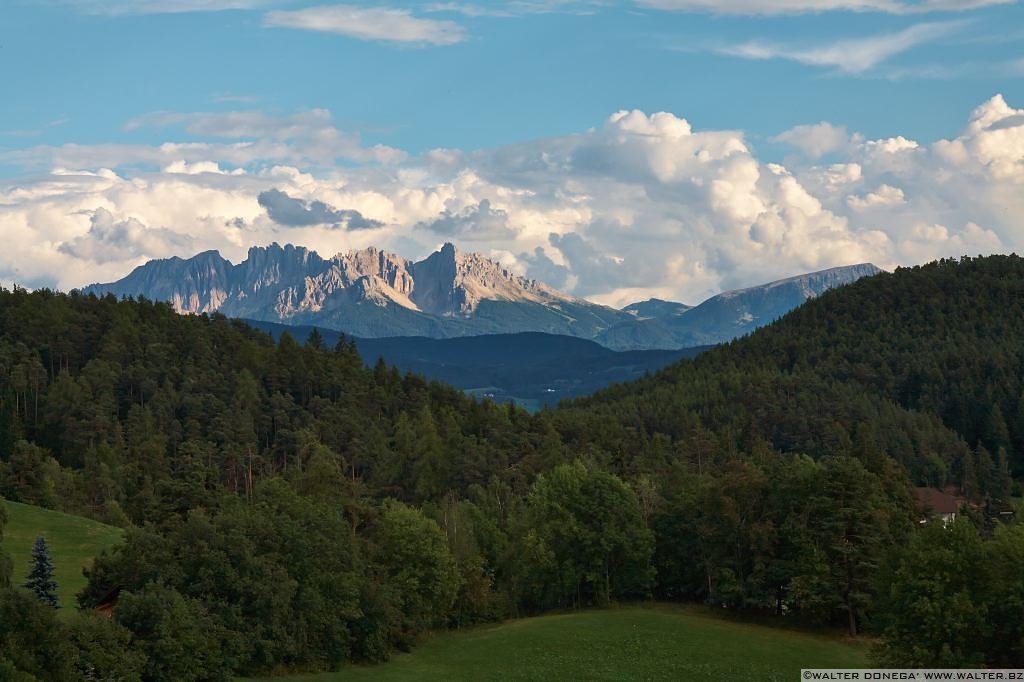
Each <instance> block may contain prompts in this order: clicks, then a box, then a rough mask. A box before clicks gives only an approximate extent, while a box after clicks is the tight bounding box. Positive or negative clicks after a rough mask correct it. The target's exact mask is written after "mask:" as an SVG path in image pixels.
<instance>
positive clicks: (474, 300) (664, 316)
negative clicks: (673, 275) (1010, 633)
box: [82, 243, 879, 350]
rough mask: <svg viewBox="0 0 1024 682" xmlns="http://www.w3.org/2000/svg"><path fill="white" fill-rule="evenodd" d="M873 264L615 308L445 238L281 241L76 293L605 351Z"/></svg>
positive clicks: (672, 333) (761, 306) (745, 316)
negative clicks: (357, 243) (328, 249)
mask: <svg viewBox="0 0 1024 682" xmlns="http://www.w3.org/2000/svg"><path fill="white" fill-rule="evenodd" d="M877 272H879V269H878V268H876V267H875V266H874V265H871V264H860V265H851V266H846V267H839V268H832V269H830V270H824V271H821V272H816V273H811V274H806V275H800V276H798V277H793V278H789V279H785V280H780V281H778V282H772V283H770V284H766V285H763V286H760V287H752V288H749V289H743V290H739V291H731V292H726V293H723V294H719V295H717V296H714V297H712V298H710V299H708V300H707V301H704V302H703V303H701V304H700V305H698V306H695V307H689V306H687V305H684V304H682V303H674V302H671V301H661V300H658V299H650V300H648V301H642V302H638V303H634V304H631V305H629V306H626V307H625V308H623V309H621V310H617V309H615V308H611V307H608V306H603V305H599V304H596V303H592V302H590V301H587V300H585V299H582V298H579V297H576V296H572V295H570V294H566V293H563V292H560V291H558V290H556V289H554V288H553V287H550V286H548V285H546V284H544V283H542V282H538V281H536V280H532V279H528V278H525V277H522V276H520V275H517V274H516V273H514V272H512V271H511V270H509V269H508V268H506V267H504V266H503V265H501V264H499V263H497V262H495V261H492V260H490V259H488V258H486V257H484V256H481V255H480V254H475V253H466V252H463V251H460V250H459V249H457V248H456V247H455V246H454V245H453V244H450V243H449V244H445V245H444V246H442V247H441V248H440V249H439V250H438V251H436V252H434V253H432V254H431V255H429V256H427V257H426V258H425V259H423V260H421V261H412V260H409V259H407V258H403V257H402V256H399V255H396V254H393V253H389V252H386V251H381V250H379V249H376V248H373V247H370V248H367V249H362V250H353V251H349V252H347V253H339V254H337V255H335V256H333V257H331V258H329V259H325V258H322V257H321V256H320V255H319V254H317V252H315V251H312V250H310V249H307V248H305V247H302V246H294V245H291V244H288V245H285V246H281V245H279V244H277V243H274V244H271V245H270V246H267V247H253V248H250V249H249V252H248V255H247V257H246V259H245V260H244V261H242V262H241V263H238V264H232V263H231V262H230V261H228V260H227V259H225V258H223V257H222V256H221V255H220V253H218V252H217V251H206V252H204V253H200V254H198V255H196V256H194V257H192V258H188V259H182V258H178V257H173V258H166V259H160V260H153V261H150V262H148V263H146V264H144V265H140V266H139V267H137V268H135V269H134V270H133V271H132V272H131V273H130V274H128V275H127V276H126V277H124V278H123V279H121V280H118V281H116V282H112V283H107V284H92V285H89V286H87V287H84V288H83V289H82V291H83V292H84V293H94V294H97V295H104V294H108V293H109V294H114V295H116V296H133V297H137V296H145V297H146V298H149V299H153V300H165V301H169V302H170V303H171V304H172V305H173V306H174V308H175V310H177V311H178V312H179V313H211V312H220V313H222V314H224V315H227V316H229V317H237V318H245V319H249V320H258V321H263V322H275V323H284V324H290V325H314V326H318V327H323V328H327V329H334V330H338V331H341V332H344V333H346V334H349V335H353V336H357V337H363V338H381V337H392V336H421V337H430V338H450V337H462V336H476V335H481V334H506V333H517V332H543V333H546V334H558V335H566V336H575V337H578V338H583V339H590V340H593V341H596V342H597V343H599V344H601V345H603V346H606V347H608V348H612V349H615V350H636V349H680V348H689V347H693V346H704V345H711V344H716V343H721V342H724V341H728V340H731V339H733V338H736V337H737V336H742V335H743V334H746V333H748V332H750V331H752V330H754V329H756V328H757V327H760V326H763V325H765V324H768V323H769V322H771V321H773V320H775V319H777V318H778V317H780V316H782V315H783V314H785V313H786V312H788V311H789V310H791V309H792V308H794V307H796V306H797V305H799V304H801V303H803V302H804V301H805V300H807V299H808V298H813V297H815V296H817V295H819V294H821V293H822V292H824V291H826V290H827V289H830V288H832V287H835V286H839V285H843V284H848V283H850V282H853V281H855V280H857V279H859V278H860V277H864V276H867V275H873V274H875V273H877Z"/></svg>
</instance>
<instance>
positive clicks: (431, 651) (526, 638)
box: [286, 605, 867, 682]
mask: <svg viewBox="0 0 1024 682" xmlns="http://www.w3.org/2000/svg"><path fill="white" fill-rule="evenodd" d="M866 651H867V649H866V646H865V645H864V644H862V643H850V642H847V641H843V640H841V639H839V638H837V637H831V636H824V635H813V634H807V633H801V632H794V631H791V630H781V629H776V628H770V627H764V626H759V625H748V624H743V623H736V622H732V621H728V620H724V619H721V618H718V617H715V616H714V615H709V614H708V613H706V612H704V611H702V610H699V609H691V608H685V607H675V606H665V605H658V606H652V607H629V608H619V609H613V610H606V611H589V612H585V613H579V614H569V615H556V616H543V617H540V618H528V619H523V620H517V621H512V622H509V623H505V624H501V625H496V626H491V627H485V628H480V629H475V630H470V631H467V632H461V633H449V634H440V635H437V636H435V637H433V638H431V639H430V640H428V641H426V642H424V643H423V644H422V645H421V646H419V647H417V648H416V649H415V650H413V652H412V653H409V654H403V655H400V656H397V657H395V658H394V659H393V660H392V661H391V662H389V663H386V664H383V665H379V666H352V667H347V668H345V669H344V670H343V671H341V672H338V673H327V674H322V675H308V676H298V677H289V678H286V679H287V680H288V682H298V681H299V680H303V681H305V682H314V681H315V682H341V681H342V680H344V681H348V680H353V681H355V682H359V681H360V680H383V681H385V682H386V681H387V680H498V679H501V680H559V679H590V680H622V679H637V680H656V679H659V680H660V679H664V680H695V681H697V680H711V681H715V680H732V679H746V680H752V679H756V680H764V681H766V682H767V681H772V680H780V681H781V680H785V681H786V682H788V681H789V680H795V679H797V678H798V677H799V672H800V668H812V667H836V668H858V667H867V661H866Z"/></svg>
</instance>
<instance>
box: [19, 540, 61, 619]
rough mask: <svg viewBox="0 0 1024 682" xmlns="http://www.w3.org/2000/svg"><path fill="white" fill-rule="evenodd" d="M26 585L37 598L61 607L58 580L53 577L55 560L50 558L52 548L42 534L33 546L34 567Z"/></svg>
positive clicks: (49, 604) (55, 606)
mask: <svg viewBox="0 0 1024 682" xmlns="http://www.w3.org/2000/svg"><path fill="white" fill-rule="evenodd" d="M24 587H27V588H28V589H30V590H32V592H33V594H35V595H36V599H38V600H39V601H41V602H42V603H43V604H46V605H47V606H52V607H53V608H55V609H59V608H60V604H59V603H58V602H57V581H56V580H54V579H53V562H52V561H51V560H50V548H49V547H47V545H46V538H44V537H43V536H42V535H40V536H39V537H37V538H36V544H35V546H34V547H33V548H32V567H31V569H30V570H29V574H28V580H26V581H25V583H24Z"/></svg>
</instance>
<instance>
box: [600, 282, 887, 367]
mask: <svg viewBox="0 0 1024 682" xmlns="http://www.w3.org/2000/svg"><path fill="white" fill-rule="evenodd" d="M880 272H882V270H881V269H880V268H878V267H876V266H874V265H872V264H871V263H861V264H859V265H847V266H843V267H838V268H829V269H827V270H821V271H819V272H811V273H807V274H805V275H797V276H796V277H787V278H786V279H780V280H778V281H775V282H769V283H768V284H763V285H761V286H756V287H748V288H746V289H737V290H734V291H726V292H723V293H721V294H718V295H717V296H712V297H711V298H709V299H708V300H706V301H704V302H703V303H701V304H700V305H698V306H694V307H692V308H690V307H688V306H684V305H682V304H674V303H670V302H667V301H659V300H658V299H651V300H649V301H644V302H642V303H634V304H633V305H631V306H627V307H626V308H624V310H627V311H629V310H633V311H636V313H637V320H636V322H635V323H634V324H631V325H628V326H626V327H622V328H615V327H613V328H611V329H609V330H607V331H605V332H603V333H602V334H601V335H599V336H598V337H597V339H596V340H597V341H598V342H599V343H601V344H602V345H605V346H608V347H609V348H617V349H626V348H630V347H634V346H633V345H632V343H636V341H632V343H631V339H637V338H638V334H641V333H642V334H643V335H644V337H642V338H669V339H672V342H673V343H675V344H677V345H675V346H673V347H676V348H689V347H693V346H706V345H711V344H716V343H722V342H724V341H729V340H731V339H734V338H736V337H738V336H743V335H744V334H747V333H749V332H752V331H753V330H755V329H757V328H759V327H763V326H765V325H766V324H770V323H772V322H774V321H775V320H777V319H779V318H780V317H782V316H783V315H785V314H786V313H788V312H789V311H790V310H792V309H793V308H796V307H797V306H798V305H800V304H801V303H803V302H804V301H806V300H808V299H811V298H816V297H818V296H820V295H821V294H823V293H825V292H826V291H828V290H829V289H833V288H835V287H838V286H842V285H845V284H850V283H852V282H855V281H856V280H858V279H860V278H861V277H870V276H871V275H877V274H878V273H880ZM673 306H680V307H673ZM645 316H646V317H645ZM640 330H642V331H640ZM623 334H625V335H627V336H626V340H625V342H623V341H622V340H621V339H622V335H623ZM649 347H658V346H649Z"/></svg>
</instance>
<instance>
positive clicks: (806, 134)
mask: <svg viewBox="0 0 1024 682" xmlns="http://www.w3.org/2000/svg"><path fill="white" fill-rule="evenodd" d="M852 139H853V138H852V137H851V136H850V133H849V132H848V131H847V130H846V126H836V125H832V124H831V123H828V122H827V121H822V122H821V123H815V124H813V125H798V126H794V127H793V128H790V129H789V130H787V131H785V132H784V133H780V134H778V135H776V136H775V137H773V138H772V140H771V141H772V142H783V143H785V144H788V145H791V146H793V147H796V148H797V149H800V150H801V151H803V152H804V154H806V155H807V156H809V157H810V158H812V159H819V158H821V157H822V156H824V155H825V154H828V153H830V152H837V151H840V150H842V149H845V148H846V147H848V146H849V145H850V143H851V142H852Z"/></svg>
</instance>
